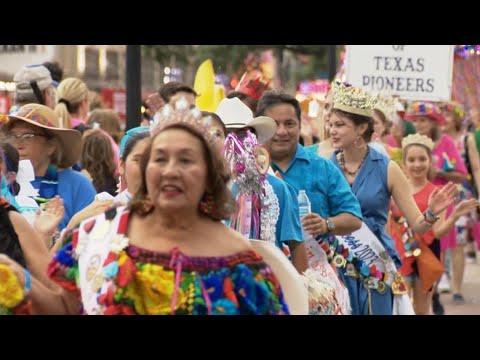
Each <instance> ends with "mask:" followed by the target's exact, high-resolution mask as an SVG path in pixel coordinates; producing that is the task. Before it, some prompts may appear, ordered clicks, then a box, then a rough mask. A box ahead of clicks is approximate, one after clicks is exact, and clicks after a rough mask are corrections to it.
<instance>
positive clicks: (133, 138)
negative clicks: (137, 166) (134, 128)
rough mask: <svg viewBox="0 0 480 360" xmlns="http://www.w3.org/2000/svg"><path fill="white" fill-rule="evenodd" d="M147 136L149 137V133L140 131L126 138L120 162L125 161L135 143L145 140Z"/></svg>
mask: <svg viewBox="0 0 480 360" xmlns="http://www.w3.org/2000/svg"><path fill="white" fill-rule="evenodd" d="M149 136H150V133H149V132H148V131H141V132H137V133H135V134H133V135H131V136H130V137H129V138H128V140H127V142H126V143H125V147H124V148H123V152H122V157H121V159H122V161H123V162H125V161H127V157H128V155H130V153H131V152H132V150H133V148H134V147H135V145H137V143H138V142H139V141H140V140H143V139H146V138H148V137H149Z"/></svg>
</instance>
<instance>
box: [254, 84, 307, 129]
mask: <svg viewBox="0 0 480 360" xmlns="http://www.w3.org/2000/svg"><path fill="white" fill-rule="evenodd" d="M279 104H290V105H292V106H293V108H294V109H295V115H297V119H298V122H299V123H300V124H301V120H302V108H301V107H300V103H299V102H298V100H297V99H295V98H294V97H293V96H292V95H290V94H287V93H286V92H284V91H277V90H267V91H265V92H264V93H263V95H262V97H261V98H260V100H259V101H258V107H257V112H256V116H264V115H265V111H266V110H267V109H268V108H270V107H272V106H275V105H279Z"/></svg>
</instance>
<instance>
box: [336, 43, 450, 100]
mask: <svg viewBox="0 0 480 360" xmlns="http://www.w3.org/2000/svg"><path fill="white" fill-rule="evenodd" d="M453 55H454V46H453V45H347V50H346V59H345V81H346V82H348V83H350V84H352V85H353V86H357V87H361V88H363V89H365V90H368V91H372V92H382V93H389V94H391V95H398V96H399V97H401V98H403V99H410V100H427V101H449V100H450V99H451V94H452V74H453Z"/></svg>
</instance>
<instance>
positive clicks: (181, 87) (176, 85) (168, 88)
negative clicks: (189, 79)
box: [158, 81, 198, 104]
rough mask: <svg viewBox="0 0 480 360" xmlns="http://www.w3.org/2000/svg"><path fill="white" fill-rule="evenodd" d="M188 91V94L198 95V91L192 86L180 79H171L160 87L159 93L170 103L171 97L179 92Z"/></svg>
mask: <svg viewBox="0 0 480 360" xmlns="http://www.w3.org/2000/svg"><path fill="white" fill-rule="evenodd" d="M182 91H183V92H186V93H188V94H192V95H194V96H195V97H197V96H198V94H197V92H196V91H195V90H193V89H192V88H191V87H190V86H188V85H187V84H184V83H182V82H179V81H171V82H169V83H166V84H165V85H163V86H161V87H160V89H158V94H159V95H160V97H161V98H162V99H163V100H164V101H165V102H166V103H167V104H168V102H169V101H170V99H171V98H172V97H173V96H174V95H175V94H176V93H179V92H182Z"/></svg>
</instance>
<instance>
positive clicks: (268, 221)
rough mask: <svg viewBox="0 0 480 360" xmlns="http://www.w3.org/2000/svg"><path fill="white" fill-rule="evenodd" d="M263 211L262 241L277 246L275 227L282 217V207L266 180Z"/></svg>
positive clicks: (262, 199)
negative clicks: (280, 216)
mask: <svg viewBox="0 0 480 360" xmlns="http://www.w3.org/2000/svg"><path fill="white" fill-rule="evenodd" d="M260 200H261V202H262V211H261V214H260V227H261V229H260V239H261V240H265V241H267V242H270V243H273V244H275V232H276V231H275V225H276V224H277V221H278V217H279V215H280V205H279V203H278V198H277V195H276V194H275V191H273V187H272V185H270V183H269V182H268V181H266V180H265V195H263V194H262V196H261V198H260Z"/></svg>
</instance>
